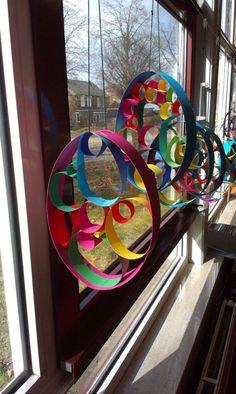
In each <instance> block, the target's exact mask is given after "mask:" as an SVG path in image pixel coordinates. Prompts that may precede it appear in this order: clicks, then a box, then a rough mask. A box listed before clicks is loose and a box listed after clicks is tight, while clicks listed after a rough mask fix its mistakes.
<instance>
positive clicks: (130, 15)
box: [103, 0, 177, 97]
mask: <svg viewBox="0 0 236 394" xmlns="http://www.w3.org/2000/svg"><path fill="white" fill-rule="evenodd" d="M104 5H105V13H104V17H103V26H104V32H103V36H104V66H105V79H106V83H107V86H108V88H109V90H110V91H113V93H114V94H115V95H116V96H117V97H121V95H122V93H123V92H124V90H125V89H126V87H127V85H128V84H129V82H130V81H131V80H132V79H133V78H134V77H135V76H136V75H137V74H138V73H140V72H142V71H144V70H148V69H153V70H158V68H159V63H160V66H161V70H162V71H166V72H169V71H170V70H171V68H173V67H174V64H176V62H177V42H176V37H175V29H174V27H173V26H169V28H168V30H165V29H164V28H163V27H162V28H161V29H160V37H158V34H157V32H156V31H153V32H152V35H151V28H150V25H151V12H150V13H148V11H147V9H146V8H145V7H144V3H143V1H142V0H131V1H130V3H127V1H125V0H116V1H115V2H114V1H113V0H107V1H106V2H105V3H104ZM151 39H152V51H151V52H150V40H151ZM159 57H160V58H159Z"/></svg>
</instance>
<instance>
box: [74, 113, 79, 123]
mask: <svg viewBox="0 0 236 394" xmlns="http://www.w3.org/2000/svg"><path fill="white" fill-rule="evenodd" d="M75 119H76V122H77V123H80V112H76V113H75Z"/></svg>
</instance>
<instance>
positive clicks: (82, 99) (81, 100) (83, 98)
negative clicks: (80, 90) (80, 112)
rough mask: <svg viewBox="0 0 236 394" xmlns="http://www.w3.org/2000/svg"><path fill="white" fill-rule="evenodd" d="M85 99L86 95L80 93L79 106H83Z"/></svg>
mask: <svg viewBox="0 0 236 394" xmlns="http://www.w3.org/2000/svg"><path fill="white" fill-rule="evenodd" d="M85 99H86V96H84V95H82V96H80V105H81V107H85V105H86V104H85Z"/></svg>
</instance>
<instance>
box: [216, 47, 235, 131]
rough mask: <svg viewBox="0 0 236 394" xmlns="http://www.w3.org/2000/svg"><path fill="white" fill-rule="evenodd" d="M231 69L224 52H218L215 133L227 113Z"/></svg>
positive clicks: (219, 129)
mask: <svg viewBox="0 0 236 394" xmlns="http://www.w3.org/2000/svg"><path fill="white" fill-rule="evenodd" d="M231 68H232V66H231V63H230V60H229V59H228V57H227V56H226V55H225V54H224V52H222V51H221V50H220V54H219V69H218V83H217V100H216V115H215V128H216V131H217V133H220V132H221V127H222V124H223V121H224V118H225V115H226V114H227V112H228V111H229V101H230V82H231ZM221 136H222V135H221Z"/></svg>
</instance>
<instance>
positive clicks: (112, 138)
mask: <svg viewBox="0 0 236 394" xmlns="http://www.w3.org/2000/svg"><path fill="white" fill-rule="evenodd" d="M91 135H95V136H97V137H98V138H100V139H101V141H102V149H101V151H103V150H104V149H105V148H106V147H108V148H109V149H110V150H111V152H112V154H113V156H114V158H115V160H116V162H117V165H118V167H119V170H120V175H121V183H122V184H124V183H125V182H126V176H127V171H126V168H127V158H128V160H129V161H130V162H131V163H132V165H133V166H134V167H135V168H136V169H137V171H138V173H139V174H140V176H141V178H142V181H143V184H144V185H145V189H146V192H147V195H148V197H149V200H146V199H145V198H142V197H134V198H129V199H126V200H122V199H119V198H118V197H117V198H115V199H112V200H106V199H103V198H100V197H99V196H97V195H95V194H94V193H93V192H92V191H91V190H90V189H89V185H88V184H87V181H86V176H85V168H84V155H86V154H87V155H90V153H89V149H88V145H87V142H88V140H89V137H90V136H91ZM76 151H77V163H74V169H73V168H72V165H71V163H72V160H73V156H74V154H75V153H76ZM99 154H101V152H99ZM76 167H77V168H76ZM66 177H69V178H72V179H73V178H77V181H78V185H79V187H80V191H81V192H82V194H83V195H84V198H85V203H84V204H82V206H76V205H67V204H65V203H64V202H63V188H64V185H65V178H66ZM118 199H119V201H118ZM88 201H92V202H93V203H95V204H97V205H99V206H101V207H102V208H103V209H104V223H103V225H94V224H93V225H92V224H91V223H90V222H89V220H88V217H87V216H86V207H85V204H86V203H87V202H88ZM133 202H138V203H140V204H143V205H144V206H146V208H148V210H149V212H150V214H151V217H152V237H151V241H150V244H149V248H148V250H147V252H146V253H144V254H143V253H141V254H139V253H134V252H132V251H129V250H128V249H127V248H126V247H125V246H124V245H123V244H122V242H121V241H120V240H119V238H118V236H117V234H116V232H115V229H114V226H113V219H115V220H117V221H122V220H123V221H124V220H126V219H125V218H123V217H122V216H121V214H120V213H119V204H121V203H124V204H126V205H127V206H128V208H129V210H130V215H131V216H132V214H133V209H134V206H133V204H132V203H133ZM66 213H67V214H69V215H70V217H71V220H72V230H71V231H69V230H68V226H67V223H66V220H65V214H66ZM47 214H48V225H49V230H50V234H51V238H52V241H53V243H54V246H55V248H56V251H57V253H58V255H59V256H60V258H61V259H62V261H63V262H64V264H65V265H66V266H67V268H68V269H69V270H70V271H71V272H72V274H73V275H74V276H75V277H76V278H78V279H80V280H81V281H82V282H84V283H85V284H86V285H87V286H89V287H91V288H94V289H98V290H109V289H113V288H116V287H119V286H122V285H124V284H125V283H127V282H128V281H130V280H131V279H132V278H133V277H134V276H135V275H136V274H137V273H138V272H139V270H140V269H141V267H142V266H143V264H144V263H145V261H146V259H147V257H148V256H149V254H150V253H151V251H152V250H153V248H154V246H155V244H156V240H157V236H158V231H159V225H160V204H159V199H158V192H157V189H156V181H155V177H154V174H153V172H152V171H150V169H149V168H148V167H147V165H146V163H145V161H144V160H143V159H142V157H141V156H140V155H139V153H138V152H137V151H136V149H135V148H134V147H133V146H132V145H131V144H130V143H129V142H128V141H126V139H125V138H123V137H122V136H120V135H118V134H115V133H114V132H112V131H110V130H105V129H104V130H99V131H96V132H87V133H84V134H82V135H80V136H78V137H76V138H75V139H74V140H72V141H71V142H70V143H69V144H68V145H67V146H66V147H65V148H64V150H63V151H62V152H61V154H60V155H59V157H58V159H57V161H56V163H55V165H54V167H53V169H52V173H51V176H50V179H49V187H48V194H47ZM92 227H94V228H92ZM99 231H100V232H101V231H102V232H103V233H104V234H105V235H106V237H107V239H108V241H109V242H110V245H111V247H112V248H113V249H114V251H115V252H116V253H117V254H118V255H119V256H120V257H121V260H122V258H123V259H125V260H127V259H128V260H134V261H135V260H137V261H138V264H137V265H136V266H135V268H132V269H131V270H128V271H124V272H122V273H121V274H106V273H104V272H103V271H101V270H99V269H97V268H96V267H95V266H93V265H92V264H90V263H89V262H88V261H87V260H86V259H85V258H84V257H83V256H82V255H81V254H80V252H79V249H78V245H77V242H80V241H82V242H84V244H85V243H86V242H87V243H88V242H89V241H90V242H92V241H94V242H95V243H96V240H99V235H98V238H96V234H97V233H98V234H99ZM89 236H90V237H89ZM140 260H141V262H140Z"/></svg>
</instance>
